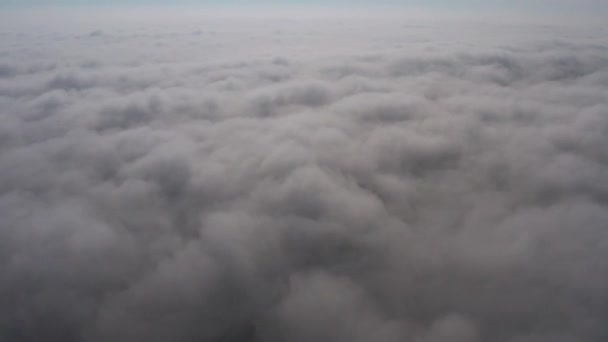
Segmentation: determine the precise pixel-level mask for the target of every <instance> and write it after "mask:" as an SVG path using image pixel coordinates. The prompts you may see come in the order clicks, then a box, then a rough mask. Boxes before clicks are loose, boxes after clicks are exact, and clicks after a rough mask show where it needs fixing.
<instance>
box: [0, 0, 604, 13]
mask: <svg viewBox="0 0 608 342" xmlns="http://www.w3.org/2000/svg"><path fill="white" fill-rule="evenodd" d="M0 5H3V6H11V7H13V6H66V5H68V6H72V5H77V6H99V5H102V6H107V5H123V6H124V5H188V6H190V5H205V6H209V5H212V6H235V5H236V6H258V5H272V6H277V5H278V6H291V5H299V6H301V5H306V6H307V5H313V6H319V5H321V6H324V5H332V6H334V5H340V6H406V7H425V8H442V9H455V10H471V9H484V10H501V9H517V10H540V11H549V12H551V11H556V10H557V11H564V10H567V11H572V10H574V11H585V12H595V11H598V10H606V9H607V8H608V4H607V2H606V1H604V0H577V1H575V0H526V1H524V0H511V1H508V0H485V1H482V0H379V1H371V0H252V1H245V0H174V1H169V0H124V1H119V0H91V1H84V0H0Z"/></svg>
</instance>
